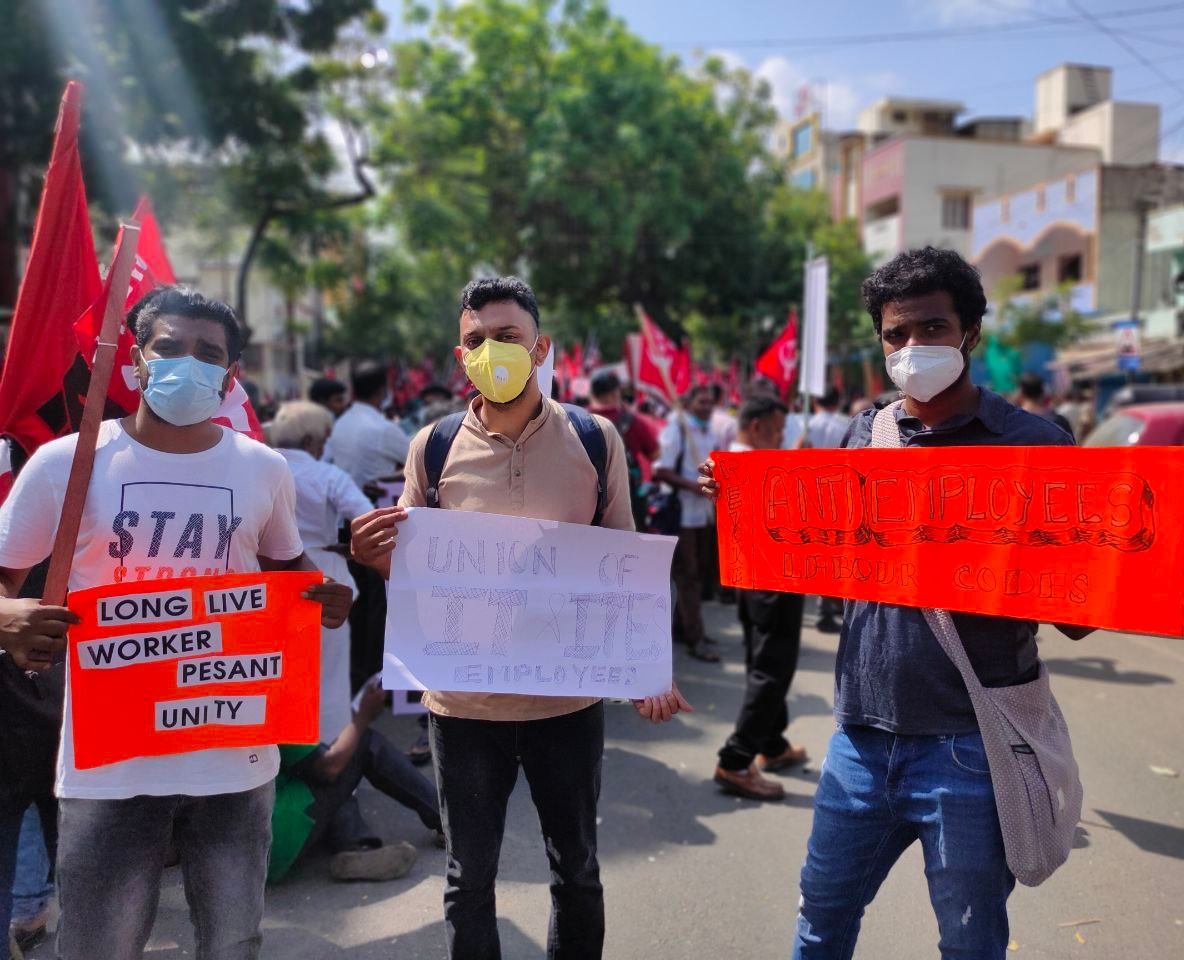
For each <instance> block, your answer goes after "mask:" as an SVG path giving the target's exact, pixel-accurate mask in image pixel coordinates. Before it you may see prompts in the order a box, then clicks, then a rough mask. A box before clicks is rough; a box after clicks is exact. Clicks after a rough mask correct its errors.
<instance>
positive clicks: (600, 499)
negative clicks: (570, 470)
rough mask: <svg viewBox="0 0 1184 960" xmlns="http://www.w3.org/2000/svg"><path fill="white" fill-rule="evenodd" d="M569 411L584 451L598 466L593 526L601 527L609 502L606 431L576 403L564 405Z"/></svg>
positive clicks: (596, 466) (593, 463)
mask: <svg viewBox="0 0 1184 960" xmlns="http://www.w3.org/2000/svg"><path fill="white" fill-rule="evenodd" d="M562 406H563V409H564V410H565V411H566V413H567V419H568V420H570V421H571V425H572V426H573V427H575V430H576V435H577V436H578V437H579V438H580V443H582V444H583V445H584V452H585V453H586V454H588V459H589V460H591V461H592V466H594V467H595V468H596V514H595V516H593V518H592V526H594V527H599V526H600V523H601V521H602V520H604V507H605V504H606V503H607V502H608V481H607V474H608V445H607V444H606V443H605V442H604V432H603V431H602V430H601V429H600V424H599V423H597V422H596V418H595V417H594V416H592V414H590V413H589V412H588V411H587V410H585V409H584V408H583V407H578V406H576V405H575V404H574V403H565V404H563V405H562Z"/></svg>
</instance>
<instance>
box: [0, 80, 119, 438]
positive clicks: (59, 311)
mask: <svg viewBox="0 0 1184 960" xmlns="http://www.w3.org/2000/svg"><path fill="white" fill-rule="evenodd" d="M81 112H82V86H81V85H80V84H78V83H76V82H74V81H71V82H70V83H68V84H67V85H66V92H65V94H64V95H63V97H62V106H61V110H60V112H59V113H58V122H57V128H56V133H55V135H54V145H53V154H52V156H51V158H50V161H49V168H48V170H47V171H46V175H45V186H44V187H43V189H42V193H41V206H40V208H39V209H38V211H37V225H36V227H35V229H34V231H33V243H32V246H31V247H30V248H29V259H28V263H27V264H26V266H25V274H24V277H23V279H22V280H21V289H20V293H19V295H18V296H17V303H16V310H15V311H14V313H13V315H12V329H11V332H10V334H9V338H8V349H7V353H6V355H5V357H4V373H3V376H2V377H0V433H5V434H8V435H9V436H11V437H13V438H14V439H15V440H16V441H17V443H19V444H20V445H21V446H22V447H23V448H24V450H25V452H26V453H32V452H33V451H34V450H35V449H36V448H37V447H39V446H41V444H43V443H45V442H46V441H48V440H52V439H54V438H55V437H59V436H63V435H65V434H68V433H72V432H73V431H74V430H75V429H76V428H77V425H78V423H79V422H80V421H81V416H82V405H83V398H84V397H85V395H86V387H87V383H88V382H89V376H88V373H87V367H86V363H85V362H83V361H82V360H81V358H80V357H79V356H78V344H77V342H76V341H75V339H74V330H73V324H74V321H75V320H77V319H78V316H79V314H81V313H82V312H83V311H84V310H87V309H88V308H89V307H90V305H91V304H92V303H93V302H94V300H95V298H96V297H98V296H99V293H100V292H101V290H102V281H101V280H100V278H99V265H98V261H97V259H96V258H95V247H94V240H93V239H92V237H91V229H90V217H89V215H88V214H87V209H86V187H85V186H84V185H83V182H82V164H81V162H80V160H79V156H78V127H79V124H80V122H81Z"/></svg>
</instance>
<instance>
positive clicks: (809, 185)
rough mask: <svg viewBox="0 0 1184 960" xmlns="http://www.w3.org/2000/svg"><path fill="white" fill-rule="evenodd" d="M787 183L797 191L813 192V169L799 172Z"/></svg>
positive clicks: (808, 168) (809, 168)
mask: <svg viewBox="0 0 1184 960" xmlns="http://www.w3.org/2000/svg"><path fill="white" fill-rule="evenodd" d="M789 182H790V183H792V184H793V185H794V186H795V187H797V188H798V189H799V190H813V189H814V183H815V176H814V168H813V167H807V168H806V169H805V170H799V171H798V172H797V173H795V174H794V175H793V176H792V177H790V178H789Z"/></svg>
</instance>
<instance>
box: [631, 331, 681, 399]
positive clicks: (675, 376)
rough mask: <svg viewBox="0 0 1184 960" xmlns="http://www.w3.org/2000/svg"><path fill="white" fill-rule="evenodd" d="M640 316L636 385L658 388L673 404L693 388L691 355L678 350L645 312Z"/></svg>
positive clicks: (679, 348)
mask: <svg viewBox="0 0 1184 960" xmlns="http://www.w3.org/2000/svg"><path fill="white" fill-rule="evenodd" d="M639 316H640V320H641V341H640V347H641V349H640V352H639V356H638V358H637V369H636V371H635V376H636V379H637V382H638V383H640V384H644V385H646V386H650V387H656V388H657V389H658V390H660V391H661V392H662V394H663V396H665V397H666V398H667V399H669V400H672V401H673V400H674V399H675V397H677V396H680V395H681V394H683V393H686V391H687V390H688V389H689V388H690V386H691V351H690V350H689V349H687V347H685V346H682V347H679V346H677V345H676V344H675V342H674V341H673V340H671V339H670V338H669V337H668V336H666V334H665V333H663V332H662V330H661V328H660V327H659V326H658V325H657V324H656V323H654V321H653V320H651V319H650V318H649V317H648V316H646V314H645V313H644V312H641V313H640V314H639Z"/></svg>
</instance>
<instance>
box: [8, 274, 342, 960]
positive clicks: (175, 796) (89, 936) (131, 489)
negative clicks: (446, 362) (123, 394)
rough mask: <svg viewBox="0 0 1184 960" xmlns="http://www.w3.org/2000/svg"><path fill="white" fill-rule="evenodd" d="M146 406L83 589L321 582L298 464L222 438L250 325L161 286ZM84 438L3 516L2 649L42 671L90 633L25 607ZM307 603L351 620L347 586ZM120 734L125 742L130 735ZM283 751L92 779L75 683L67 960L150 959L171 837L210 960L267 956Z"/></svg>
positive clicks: (64, 757)
mask: <svg viewBox="0 0 1184 960" xmlns="http://www.w3.org/2000/svg"><path fill="white" fill-rule="evenodd" d="M128 325H129V327H131V328H132V329H133V331H134V332H135V335H136V347H135V348H134V349H133V351H132V359H133V361H134V363H135V367H136V376H137V378H138V381H139V386H140V390H141V393H142V397H143V401H144V402H142V403H141V404H140V406H139V408H138V410H137V411H136V413H135V414H133V415H132V416H129V417H126V418H124V419H123V420H107V421H104V422H103V424H102V425H101V427H100V431H99V438H98V444H97V451H96V456H95V463H94V471H93V474H92V477H91V481H90V487H89V490H88V492H87V498H86V506H85V509H84V511H83V515H82V523H81V526H80V528H79V532H78V541H77V545H76V547H75V550H74V560H73V566H72V568H71V571H70V584H69V586H70V589H71V590H82V589H85V588H87V587H94V586H99V585H101V584H107V583H119V582H126V581H128V580H133V581H135V580H145V581H149V580H156V579H162V578H168V577H198V576H206V575H214V574H223V573H249V572H253V571H256V570H315V569H316V567H315V566H314V565H313V564H312V563H311V561H309V560H308V559H307V558H306V556H305V554H304V550H303V547H302V545H301V542H300V536H299V533H298V532H297V528H296V513H295V499H296V498H295V492H294V489H293V484H292V477H291V474H290V473H289V472H288V468H287V464H286V463H285V462H284V459H283V457H281V456H280V455H279V454H278V453H276V452H275V451H273V450H269V449H268V448H267V447H265V446H264V445H263V444H261V443H257V442H256V441H254V440H251V439H249V438H247V437H244V436H241V435H239V434H237V433H235V432H234V431H232V430H228V429H226V428H224V427H220V426H218V425H217V424H214V423H211V422H210V418H211V417H212V416H213V415H214V414H215V413H216V412H217V410H218V407H219V405H220V404H221V401H222V398H223V397H224V396H225V394H226V391H227V388H228V385H229V384H230V383H231V378H232V377H234V376H235V375H236V374H237V373H238V362H237V361H238V354H239V329H238V323H237V321H236V319H235V316H234V311H232V310H231V309H230V307H228V306H226V305H225V304H221V303H217V302H215V301H210V300H207V299H205V298H204V297H202V296H201V295H200V294H197V293H194V292H192V291H189V290H186V289H183V288H176V287H165V288H158V289H157V290H155V291H153V292H152V293H150V294H149V295H148V296H147V297H146V298H144V300H142V301H141V302H140V303H139V304H137V305H136V307H134V308H133V309H132V311H131V313H130V314H129V315H128ZM77 442H78V437H77V434H75V435H72V436H69V437H63V438H62V439H60V440H55V441H53V442H52V443H48V444H46V445H44V446H43V447H41V448H40V449H39V450H37V452H36V453H34V454H33V456H32V457H31V458H30V459H29V462H28V463H27V464H26V465H25V468H24V470H23V471H22V472H21V474H20V476H19V478H18V479H17V482H16V485H15V486H14V487H13V489H12V492H11V493H10V494H9V497H8V499H7V500H6V501H5V502H4V505H3V507H2V508H0V638H3V639H0V644H3V645H4V646H5V647H6V648H9V649H10V650H12V651H20V652H19V653H14V659H15V660H17V663H18V665H25V666H27V667H31V668H33V669H39V668H41V667H44V666H46V665H48V662H49V660H50V659H51V657H52V654H53V652H55V651H60V650H61V649H62V648H63V645H64V643H63V642H64V637H65V632H66V627H67V625H68V624H69V623H71V622H75V618H74V616H73V614H71V613H70V611H69V610H67V609H65V608H63V607H55V606H47V607H46V606H39V605H38V601H36V600H20V599H14V598H15V597H16V596H17V591H18V590H19V589H20V586H21V584H22V583H23V582H24V579H25V576H26V574H27V572H28V569H29V568H30V567H32V566H34V565H35V564H37V563H39V562H40V561H42V560H43V559H44V558H45V557H47V556H48V555H49V554H50V552H51V550H52V548H53V542H54V537H55V535H56V532H57V524H58V519H59V517H60V516H61V510H62V503H63V499H64V495H65V489H66V483H67V478H68V476H69V472H70V464H71V461H72V459H73V456H74V450H75V447H76V446H77ZM305 596H306V597H307V598H309V599H312V600H315V601H317V602H319V603H321V604H322V605H323V616H322V622H323V623H324V624H325V625H327V626H334V625H338V624H340V623H342V622H343V621H344V619H345V617H346V615H347V613H348V611H349V604H350V600H351V594H350V590H349V588H348V587H347V586H345V585H343V584H338V583H332V582H327V583H324V584H319V585H317V586H314V587H311V588H310V589H309V590H308V591H307V592H306V593H305ZM110 735H111V736H113V737H117V736H119V731H118V730H114V729H113V730H111V731H110ZM277 769H278V753H277V750H276V747H275V746H274V745H273V744H260V745H259V746H257V747H246V748H234V749H211V750H199V751H195V752H192V753H185V754H179V755H175V756H163V757H142V758H137V759H132V760H125V761H122V762H120V763H113V764H108V765H106V766H101V767H96V768H94V769H86V770H79V769H77V768H76V767H75V765H74V750H73V727H72V715H71V704H70V682H69V676H67V682H66V706H65V718H64V722H63V726H62V748H61V752H60V755H59V757H58V773H57V784H56V792H57V794H58V797H59V798H60V799H61V805H60V817H59V826H60V835H59V843H58V865H57V880H58V889H59V894H60V899H61V907H62V916H61V920H60V922H59V925H58V956H59V958H62V960H99V958H102V960H133V958H136V960H138V958H140V957H141V956H142V954H143V950H144V946H145V944H146V943H147V941H148V937H149V935H150V933H151V931H152V922H153V919H154V917H155V914H156V907H157V901H158V899H159V890H160V878H161V872H162V870H163V868H164V860H165V851H166V849H167V847H168V844H169V838H170V836H171V837H172V838H173V839H174V840H175V842H176V846H177V850H178V852H179V854H180V857H181V868H182V875H183V877H184V881H185V893H186V897H187V899H188V901H189V905H190V912H191V916H192V920H193V925H194V930H195V932H196V937H197V955H198V956H199V957H208V958H214V957H217V958H219V960H248V958H254V957H256V956H257V955H258V951H259V944H260V942H261V935H260V931H259V924H260V921H261V919H262V915H263V884H264V879H265V876H266V872H267V852H268V847H269V845H270V842H271V828H270V818H271V806H272V795H273V791H274V785H273V780H274V777H275V774H276V770H277Z"/></svg>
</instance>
